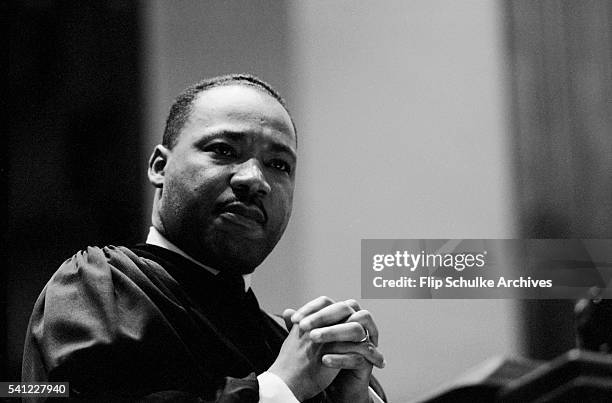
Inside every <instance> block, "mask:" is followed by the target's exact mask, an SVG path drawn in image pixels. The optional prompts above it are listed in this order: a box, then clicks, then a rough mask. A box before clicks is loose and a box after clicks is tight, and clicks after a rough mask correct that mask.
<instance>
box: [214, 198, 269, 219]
mask: <svg viewBox="0 0 612 403" xmlns="http://www.w3.org/2000/svg"><path fill="white" fill-rule="evenodd" d="M222 213H230V214H235V215H237V216H239V217H243V218H246V219H248V220H252V221H255V222H257V223H259V224H264V223H265V222H266V220H267V217H266V214H265V213H264V211H263V209H262V208H260V207H258V206H255V205H252V204H251V205H247V204H244V203H242V202H238V201H236V202H232V203H230V204H227V205H225V206H224V207H223V209H222Z"/></svg>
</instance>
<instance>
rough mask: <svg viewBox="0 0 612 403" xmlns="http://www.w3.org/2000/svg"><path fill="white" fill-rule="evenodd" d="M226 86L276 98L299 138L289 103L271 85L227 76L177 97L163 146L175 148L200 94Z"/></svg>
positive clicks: (206, 81)
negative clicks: (257, 91)
mask: <svg viewBox="0 0 612 403" xmlns="http://www.w3.org/2000/svg"><path fill="white" fill-rule="evenodd" d="M224 85H246V86H250V87H254V88H257V89H259V90H262V91H264V92H265V93H266V94H269V95H271V96H272V97H274V99H276V100H277V101H278V102H279V103H280V104H281V105H282V106H283V108H285V110H286V111H287V113H288V114H289V118H290V119H291V124H292V125H293V131H294V132H295V133H296V136H297V130H296V127H295V123H294V122H293V117H292V116H291V112H289V109H288V108H287V103H286V102H285V100H284V99H283V98H282V97H281V96H280V94H279V93H278V92H277V91H276V90H275V89H274V88H272V86H271V85H270V84H268V83H266V82H265V81H263V80H261V79H259V78H257V77H255V76H253V75H251V74H227V75H223V76H217V77H213V78H207V79H204V80H202V81H200V82H198V83H196V84H193V85H191V86H189V87H187V88H186V89H185V90H184V91H183V92H181V93H180V94H179V95H178V96H177V97H176V99H175V100H174V103H173V104H172V106H171V107H170V112H169V113H168V118H167V119H166V128H165V129H164V136H163V138H162V145H164V146H165V147H168V148H170V149H171V148H172V147H174V145H175V144H176V140H177V138H178V136H179V134H180V132H181V130H182V129H183V126H185V122H187V119H189V115H190V113H191V108H192V106H193V101H194V100H195V99H196V97H197V96H198V95H199V94H200V93H202V92H204V91H206V90H208V89H211V88H213V87H220V86H224ZM296 140H297V138H296Z"/></svg>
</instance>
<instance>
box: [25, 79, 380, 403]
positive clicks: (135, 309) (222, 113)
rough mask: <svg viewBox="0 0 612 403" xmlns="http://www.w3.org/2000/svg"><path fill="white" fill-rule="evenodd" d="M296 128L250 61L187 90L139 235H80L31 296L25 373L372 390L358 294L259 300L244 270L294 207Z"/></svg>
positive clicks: (150, 391) (218, 396) (82, 393)
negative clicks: (122, 241)
mask: <svg viewBox="0 0 612 403" xmlns="http://www.w3.org/2000/svg"><path fill="white" fill-rule="evenodd" d="M296 149H297V137H296V131H295V126H294V124H293V120H292V118H291V116H290V114H289V112H288V110H287V108H286V107H285V104H284V101H283V100H282V99H281V98H280V96H279V95H278V94H277V93H276V92H275V91H274V90H273V89H272V88H271V87H270V86H269V85H267V84H266V83H264V82H262V81H261V80H259V79H257V78H255V77H252V76H247V75H231V76H223V77H216V78H213V79H211V80H207V81H203V82H201V83H199V84H197V85H195V86H192V87H190V88H188V89H187V90H186V91H185V92H183V93H182V94H181V95H179V97H178V98H177V100H176V101H175V103H174V105H173V106H172V108H171V111H170V114H169V116H168V120H167V123H166V130H165V132H164V137H163V142H162V144H161V145H158V146H157V147H156V148H155V150H154V152H153V154H152V156H151V159H150V162H149V180H150V182H151V183H152V184H153V186H155V188H156V191H155V198H154V204H153V215H152V221H153V226H152V227H151V230H150V233H149V236H148V238H147V243H146V244H144V245H138V246H135V247H132V248H130V249H128V248H124V247H113V246H108V247H105V248H101V249H100V248H92V247H90V248H88V249H87V250H86V251H82V252H79V253H77V254H76V255H75V256H73V257H72V258H71V259H68V260H67V261H66V262H64V264H63V265H62V266H61V267H60V269H59V270H58V271H57V272H56V273H55V274H54V276H53V277H52V278H51V280H50V281H49V283H48V284H47V286H46V287H45V289H44V290H43V292H42V294H41V296H40V297H39V299H38V300H37V302H36V305H35V307H34V311H33V313H32V318H31V320H30V325H29V328H28V333H27V336H26V347H25V352H24V364H23V380H24V381H28V380H39V381H42V380H49V381H69V382H70V389H71V396H73V397H78V398H83V399H91V398H96V399H99V400H119V399H125V400H137V399H144V400H171V401H177V400H181V401H203V400H205V401H219V402H256V401H261V402H295V401H306V400H308V399H313V401H334V402H343V401H351V402H367V401H370V399H377V398H378V397H377V396H376V393H375V392H373V391H372V390H371V388H369V385H370V384H372V386H373V387H374V388H376V389H377V392H378V395H382V391H381V389H380V388H379V386H378V385H377V384H376V382H375V381H374V380H373V378H372V377H371V371H372V366H373V365H376V366H378V367H382V366H383V365H384V361H383V357H382V355H381V354H380V353H379V352H378V350H377V348H376V346H377V343H378V330H377V328H376V325H375V323H374V321H373V319H372V317H371V315H370V314H369V313H368V312H367V311H364V310H361V309H360V307H359V306H358V304H357V303H356V302H355V301H343V302H334V301H332V300H330V299H329V298H325V297H321V298H318V299H315V300H313V301H311V302H309V303H307V304H306V305H304V306H303V307H301V308H300V309H298V310H297V311H295V310H292V309H287V310H286V311H285V312H284V314H283V319H284V322H285V325H286V327H287V330H289V333H288V334H287V332H286V331H285V329H283V328H282V327H281V326H279V325H278V324H277V323H276V322H275V321H274V319H272V318H271V317H269V316H267V315H266V314H265V313H263V312H262V311H261V310H260V309H259V306H258V304H257V300H256V299H255V296H254V295H253V292H252V291H251V290H250V288H249V283H250V275H251V273H252V272H253V271H254V270H255V268H256V267H257V266H258V265H259V264H260V263H261V262H262V261H263V260H264V259H265V257H266V256H267V255H268V254H269V253H270V252H271V251H272V249H273V248H274V247H275V245H276V243H277V242H278V240H279V239H280V237H281V235H282V234H283V232H284V230H285V227H286V226H287V222H288V220H289V216H290V214H291V206H292V197H293V188H294V179H295V170H296V162H297V157H296Z"/></svg>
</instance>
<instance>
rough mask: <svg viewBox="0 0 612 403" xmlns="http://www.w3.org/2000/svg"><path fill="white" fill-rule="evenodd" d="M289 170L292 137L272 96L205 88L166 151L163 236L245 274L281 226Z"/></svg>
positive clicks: (237, 88)
mask: <svg viewBox="0 0 612 403" xmlns="http://www.w3.org/2000/svg"><path fill="white" fill-rule="evenodd" d="M295 168H296V134H295V132H294V129H293V125H292V123H291V119H290V117H289V114H288V113H287V111H286V110H285V109H284V108H283V107H282V105H281V104H280V103H279V102H278V101H277V100H276V99H274V98H273V97H272V96H270V95H268V94H266V93H264V92H262V91H260V90H259V89H256V88H252V87H248V86H244V85H228V86H219V87H214V88H211V89H209V90H206V91H204V92H202V93H201V94H199V96H198V97H197V98H196V99H195V100H194V102H193V107H192V111H191V114H190V117H189V119H188V120H187V122H186V123H185V126H184V127H183V129H182V131H181V133H180V134H179V136H178V139H177V142H176V144H175V146H174V147H173V148H172V150H170V152H169V153H168V158H167V162H166V165H165V169H164V179H163V186H162V189H161V191H162V195H161V202H160V205H159V216H160V220H161V224H162V226H163V231H164V233H165V235H166V236H167V237H168V238H169V239H170V241H171V242H173V243H175V244H177V246H179V247H180V248H182V249H184V250H185V252H187V253H188V254H190V255H192V256H193V257H194V258H196V259H198V260H200V261H202V262H203V263H205V264H207V265H209V266H211V267H213V268H216V269H219V270H225V271H228V270H229V271H234V272H237V273H249V272H251V271H253V270H254V269H255V267H257V266H258V265H259V264H260V263H261V262H262V261H263V260H264V259H265V257H266V256H267V255H268V254H269V253H270V252H271V251H272V249H273V248H274V246H275V245H276V243H277V242H278V240H279V239H280V237H281V235H282V234H283V232H284V230H285V227H286V226H287V222H288V220H289V216H290V215H291V205H292V200H293V188H294V180H295Z"/></svg>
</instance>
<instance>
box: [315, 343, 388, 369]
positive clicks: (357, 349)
mask: <svg viewBox="0 0 612 403" xmlns="http://www.w3.org/2000/svg"><path fill="white" fill-rule="evenodd" d="M349 353H351V354H360V355H362V356H363V357H364V358H365V359H366V360H368V361H369V362H370V363H371V364H373V365H374V366H376V367H378V368H384V367H385V366H386V365H387V362H386V361H385V357H384V356H383V355H382V354H381V352H380V351H378V349H377V348H376V347H375V346H374V345H372V343H330V344H326V345H325V347H324V348H323V355H325V354H349Z"/></svg>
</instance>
